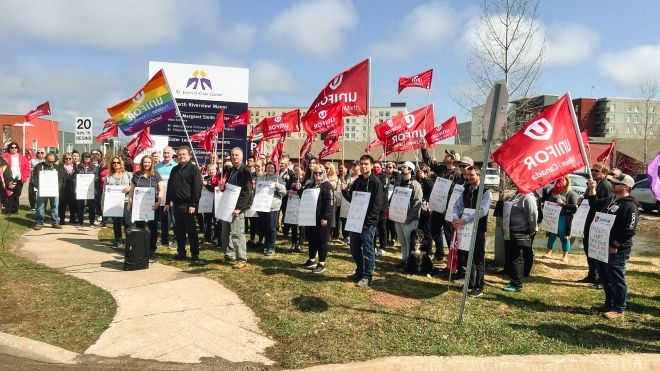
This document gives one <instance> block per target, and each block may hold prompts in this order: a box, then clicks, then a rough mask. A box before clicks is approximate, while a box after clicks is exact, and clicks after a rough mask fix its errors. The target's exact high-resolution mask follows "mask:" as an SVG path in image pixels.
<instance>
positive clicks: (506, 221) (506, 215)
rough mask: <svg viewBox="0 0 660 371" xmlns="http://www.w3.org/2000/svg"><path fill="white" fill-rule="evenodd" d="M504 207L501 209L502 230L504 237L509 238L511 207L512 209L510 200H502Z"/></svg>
mask: <svg viewBox="0 0 660 371" xmlns="http://www.w3.org/2000/svg"><path fill="white" fill-rule="evenodd" d="M503 206H504V209H503V210H502V219H503V220H502V232H503V233H504V239H505V240H507V241H508V240H510V239H511V209H513V202H512V201H504V205H503Z"/></svg>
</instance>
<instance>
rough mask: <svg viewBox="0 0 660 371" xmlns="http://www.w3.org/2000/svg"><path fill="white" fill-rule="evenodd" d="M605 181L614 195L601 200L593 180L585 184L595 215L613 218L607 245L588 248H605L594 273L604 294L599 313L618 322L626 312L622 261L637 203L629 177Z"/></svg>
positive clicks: (628, 247) (627, 251) (626, 255)
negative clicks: (596, 272)
mask: <svg viewBox="0 0 660 371" xmlns="http://www.w3.org/2000/svg"><path fill="white" fill-rule="evenodd" d="M608 179H609V181H610V183H611V184H612V193H613V194H614V196H613V197H608V198H605V199H599V198H598V196H597V191H596V188H597V183H596V181H595V180H590V181H589V182H588V188H587V194H588V196H589V205H590V206H591V207H592V208H593V209H595V210H596V212H600V213H606V214H612V215H615V219H614V223H613V225H612V227H611V229H610V233H609V237H608V239H607V241H608V243H607V246H599V245H590V246H589V248H590V249H594V250H595V249H601V248H606V249H607V253H608V256H607V259H606V260H607V261H606V262H602V261H599V262H598V263H597V264H598V265H597V267H598V274H599V277H600V280H601V283H602V285H603V289H604V291H605V304H604V305H603V306H602V307H600V308H599V310H600V311H601V312H603V316H604V317H605V318H607V319H618V318H623V317H624V313H625V311H626V309H627V307H626V296H627V294H628V284H627V283H626V260H628V258H629V257H630V251H631V249H632V242H633V240H632V238H633V236H634V235H635V230H636V229H637V222H638V220H639V204H638V203H637V201H635V199H634V198H632V197H630V190H631V189H632V187H633V186H634V185H635V181H634V180H633V178H632V177H631V176H630V175H626V174H621V175H619V176H616V177H609V178H608ZM597 217H598V216H596V218H597ZM595 220H596V219H595V218H594V221H595ZM590 252H591V251H590Z"/></svg>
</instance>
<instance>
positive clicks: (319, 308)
mask: <svg viewBox="0 0 660 371" xmlns="http://www.w3.org/2000/svg"><path fill="white" fill-rule="evenodd" d="M291 303H292V304H293V305H294V306H295V307H296V308H297V309H298V310H299V311H301V312H316V313H320V312H325V311H327V310H328V303H327V302H326V301H325V300H323V299H321V298H319V297H317V296H307V295H301V296H297V297H295V298H293V299H292V300H291Z"/></svg>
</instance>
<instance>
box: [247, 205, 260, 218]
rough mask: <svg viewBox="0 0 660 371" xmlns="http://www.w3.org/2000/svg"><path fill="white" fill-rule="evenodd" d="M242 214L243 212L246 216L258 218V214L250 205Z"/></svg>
mask: <svg viewBox="0 0 660 371" xmlns="http://www.w3.org/2000/svg"><path fill="white" fill-rule="evenodd" d="M244 214H245V215H244V216H245V217H246V218H258V217H259V214H257V212H256V211H254V209H253V208H252V207H250V208H249V209H247V210H245V213H244Z"/></svg>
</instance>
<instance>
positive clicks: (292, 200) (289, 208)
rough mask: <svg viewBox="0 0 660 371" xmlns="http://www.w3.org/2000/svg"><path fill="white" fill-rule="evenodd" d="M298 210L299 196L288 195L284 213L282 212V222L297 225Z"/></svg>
mask: <svg viewBox="0 0 660 371" xmlns="http://www.w3.org/2000/svg"><path fill="white" fill-rule="evenodd" d="M299 211H300V197H299V196H298V195H297V194H294V195H289V200H288V201H287V202H286V213H285V214H284V224H295V225H298V219H299V218H298V213H299Z"/></svg>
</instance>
